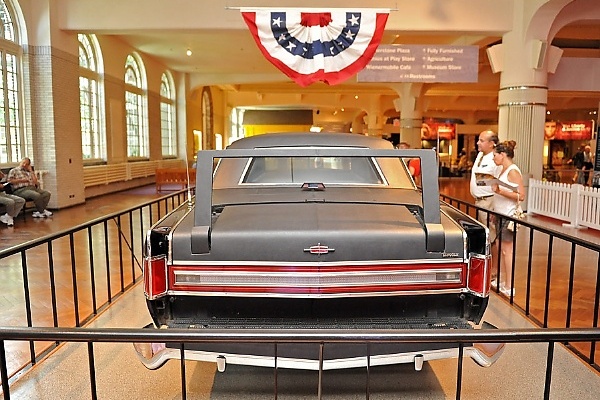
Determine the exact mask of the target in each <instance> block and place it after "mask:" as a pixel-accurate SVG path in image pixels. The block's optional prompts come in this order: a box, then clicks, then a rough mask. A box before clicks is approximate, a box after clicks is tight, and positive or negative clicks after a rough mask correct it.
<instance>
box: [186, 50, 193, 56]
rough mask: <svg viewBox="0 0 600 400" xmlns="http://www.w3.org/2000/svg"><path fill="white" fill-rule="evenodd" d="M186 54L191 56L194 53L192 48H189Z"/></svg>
mask: <svg viewBox="0 0 600 400" xmlns="http://www.w3.org/2000/svg"><path fill="white" fill-rule="evenodd" d="M185 54H187V56H188V57H189V56H191V55H192V50H191V49H187V50H186V52H185Z"/></svg>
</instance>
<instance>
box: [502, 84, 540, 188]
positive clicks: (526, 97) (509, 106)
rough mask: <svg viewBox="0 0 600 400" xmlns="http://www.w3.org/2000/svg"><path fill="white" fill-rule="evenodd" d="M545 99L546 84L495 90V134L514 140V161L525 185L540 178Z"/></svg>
mask: <svg viewBox="0 0 600 400" xmlns="http://www.w3.org/2000/svg"><path fill="white" fill-rule="evenodd" d="M547 98H548V89H547V88H546V87H536V86H516V87H503V88H501V89H500V92H499V93H498V136H499V138H500V141H503V140H514V141H515V142H517V147H516V148H515V163H516V164H517V165H518V166H519V168H520V169H521V172H522V173H523V178H524V179H525V182H526V185H527V181H528V178H530V177H531V178H534V179H541V177H542V172H543V147H544V135H543V132H544V123H545V121H546V105H547ZM527 186H528V185H527Z"/></svg>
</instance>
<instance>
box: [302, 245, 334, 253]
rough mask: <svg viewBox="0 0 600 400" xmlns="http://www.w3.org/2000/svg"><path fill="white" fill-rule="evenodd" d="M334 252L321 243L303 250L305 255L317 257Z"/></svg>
mask: <svg viewBox="0 0 600 400" xmlns="http://www.w3.org/2000/svg"><path fill="white" fill-rule="evenodd" d="M334 251H335V249H330V248H329V246H323V245H321V243H319V244H317V245H316V246H310V247H309V248H308V249H304V252H305V253H310V254H318V255H321V254H328V253H333V252H334Z"/></svg>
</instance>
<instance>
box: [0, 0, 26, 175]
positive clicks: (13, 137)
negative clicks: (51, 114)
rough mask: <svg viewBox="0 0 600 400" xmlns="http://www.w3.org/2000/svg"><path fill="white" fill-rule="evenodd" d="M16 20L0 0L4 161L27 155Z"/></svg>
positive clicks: (0, 147) (0, 158)
mask: <svg viewBox="0 0 600 400" xmlns="http://www.w3.org/2000/svg"><path fill="white" fill-rule="evenodd" d="M14 21H15V18H14V12H13V11H12V9H11V8H10V4H9V3H7V2H6V1H4V0H0V24H1V32H0V74H1V76H0V85H1V87H0V96H1V98H0V163H15V162H18V161H19V160H20V159H21V158H22V157H24V156H25V129H24V127H23V90H22V82H21V79H22V78H21V77H22V73H21V58H22V55H23V53H22V50H21V46H20V42H19V35H18V29H17V27H16V26H15V23H14Z"/></svg>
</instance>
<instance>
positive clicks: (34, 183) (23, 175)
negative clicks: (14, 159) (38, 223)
mask: <svg viewBox="0 0 600 400" xmlns="http://www.w3.org/2000/svg"><path fill="white" fill-rule="evenodd" d="M8 181H9V182H10V183H11V185H12V188H13V194H14V195H15V196H19V197H22V198H24V199H25V200H32V201H33V203H34V204H35V208H36V211H34V213H33V217H34V218H43V217H49V216H51V215H52V212H50V211H48V210H46V206H48V202H49V201H50V192H48V191H47V190H43V189H40V188H39V187H38V180H37V177H36V176H35V173H34V172H33V168H32V167H31V160H30V159H29V158H27V157H25V158H23V159H22V160H21V162H20V163H19V166H18V167H15V168H13V169H11V170H10V172H9V173H8Z"/></svg>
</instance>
